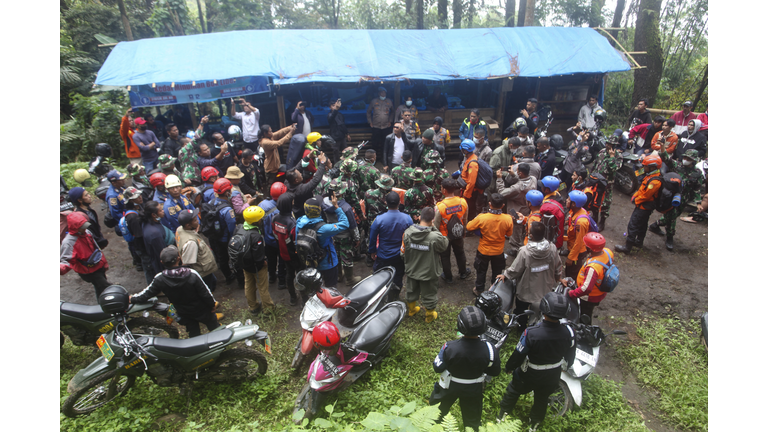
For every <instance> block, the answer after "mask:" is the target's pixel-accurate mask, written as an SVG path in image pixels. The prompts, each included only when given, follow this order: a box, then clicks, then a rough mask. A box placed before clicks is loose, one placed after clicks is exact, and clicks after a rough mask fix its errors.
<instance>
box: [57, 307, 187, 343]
mask: <svg viewBox="0 0 768 432" xmlns="http://www.w3.org/2000/svg"><path fill="white" fill-rule="evenodd" d="M150 310H153V311H155V312H157V313H159V314H160V315H163V316H167V315H168V305H167V304H165V303H158V302H157V298H156V297H155V298H153V299H150V302H148V303H142V304H132V305H131V306H130V307H129V308H128V310H127V311H126V314H131V315H135V314H141V316H136V317H134V318H131V319H129V320H128V322H127V323H126V324H127V326H128V328H129V329H131V331H135V332H137V333H141V334H148V335H153V336H159V335H162V334H163V332H165V335H163V336H164V337H169V338H171V339H178V338H179V330H178V329H177V328H176V327H174V326H173V325H171V324H168V323H167V322H166V320H165V319H160V318H156V317H151V316H149V311H150ZM59 325H60V330H61V332H62V333H63V334H65V335H67V336H69V340H71V341H72V344H73V345H76V346H85V345H90V344H93V343H96V340H97V339H98V338H99V336H100V335H102V334H104V333H107V332H109V331H110V330H112V329H114V328H115V326H116V325H117V319H116V318H115V317H113V316H112V315H110V314H108V313H105V312H104V311H102V310H101V307H100V306H98V305H96V306H87V305H81V304H77V303H68V302H65V301H63V300H61V301H60V302H59ZM166 335H167V336H166ZM61 345H64V339H62V340H61Z"/></svg>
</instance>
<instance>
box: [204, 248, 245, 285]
mask: <svg viewBox="0 0 768 432" xmlns="http://www.w3.org/2000/svg"><path fill="white" fill-rule="evenodd" d="M210 244H211V250H212V251H213V256H214V257H216V262H217V263H218V264H219V269H221V273H222V274H223V275H224V277H225V278H227V279H230V278H231V277H232V275H233V274H234V276H235V277H236V278H237V283H239V284H240V285H245V275H244V274H243V271H242V270H240V271H239V272H237V273H232V269H231V268H229V252H228V251H227V243H226V242H222V241H219V240H213V241H211V242H210Z"/></svg>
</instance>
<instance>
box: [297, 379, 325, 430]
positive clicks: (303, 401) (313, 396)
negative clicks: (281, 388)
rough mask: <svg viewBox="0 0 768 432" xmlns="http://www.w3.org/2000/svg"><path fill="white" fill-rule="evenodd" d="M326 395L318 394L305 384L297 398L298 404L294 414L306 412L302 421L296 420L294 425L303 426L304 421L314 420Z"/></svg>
mask: <svg viewBox="0 0 768 432" xmlns="http://www.w3.org/2000/svg"><path fill="white" fill-rule="evenodd" d="M324 396H325V395H324V394H321V393H318V392H316V391H315V390H312V388H311V387H310V386H309V383H306V384H304V387H302V388H301V391H300V392H299V396H298V397H297V398H296V404H295V405H294V407H293V414H296V413H297V412H299V410H301V409H303V410H304V416H303V417H301V418H300V419H294V423H296V424H301V422H302V421H303V420H304V419H310V420H311V419H312V417H314V416H315V415H316V414H317V410H318V408H319V407H320V403H321V402H322V401H323V399H324Z"/></svg>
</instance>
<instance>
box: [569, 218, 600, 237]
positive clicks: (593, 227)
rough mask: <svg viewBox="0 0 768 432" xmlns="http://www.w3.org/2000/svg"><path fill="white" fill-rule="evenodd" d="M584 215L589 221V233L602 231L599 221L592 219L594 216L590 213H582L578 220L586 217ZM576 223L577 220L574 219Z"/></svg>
mask: <svg viewBox="0 0 768 432" xmlns="http://www.w3.org/2000/svg"><path fill="white" fill-rule="evenodd" d="M584 217H585V218H587V220H588V221H589V230H588V231H587V233H591V232H600V229H599V228H598V227H597V222H595V220H594V219H592V216H590V215H589V214H585V215H581V216H579V217H577V218H576V220H579V219H581V218H584ZM574 223H575V221H574ZM585 234H586V233H585Z"/></svg>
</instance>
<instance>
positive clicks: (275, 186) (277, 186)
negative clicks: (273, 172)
mask: <svg viewBox="0 0 768 432" xmlns="http://www.w3.org/2000/svg"><path fill="white" fill-rule="evenodd" d="M287 190H288V188H287V187H286V186H285V183H281V182H274V183H272V187H271V188H269V194H270V195H271V196H272V199H273V200H275V201H277V199H278V198H280V195H282V194H284V193H285V191H287Z"/></svg>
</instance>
